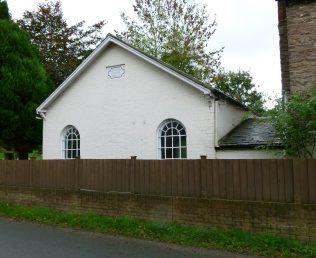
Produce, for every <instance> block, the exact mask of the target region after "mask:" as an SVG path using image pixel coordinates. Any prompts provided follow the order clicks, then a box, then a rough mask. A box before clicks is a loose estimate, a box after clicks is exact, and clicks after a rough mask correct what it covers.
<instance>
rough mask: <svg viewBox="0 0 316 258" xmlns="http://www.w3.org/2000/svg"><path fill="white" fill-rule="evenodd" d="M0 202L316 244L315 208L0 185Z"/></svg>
mask: <svg viewBox="0 0 316 258" xmlns="http://www.w3.org/2000/svg"><path fill="white" fill-rule="evenodd" d="M0 201H1V202H12V203H16V204H22V205H30V206H41V207H49V208H54V209H59V210H66V211H75V212H94V213H98V214H106V215H111V216H117V215H126V216H131V217H138V218H145V219H157V220H167V221H175V222H178V223H181V224H190V225H203V226H209V227H216V228H239V229H243V230H247V231H251V232H259V231H260V232H271V233H276V234H279V235H284V236H287V237H290V238H293V239H298V240H302V241H305V242H311V243H316V205H306V204H289V203H272V202H250V201H229V200H211V199H199V198H187V197H168V196H153V195H139V194H130V193H114V192H110V193H101V192H85V191H67V190H50V189H44V188H43V189H39V188H36V189H35V188H23V187H10V186H0Z"/></svg>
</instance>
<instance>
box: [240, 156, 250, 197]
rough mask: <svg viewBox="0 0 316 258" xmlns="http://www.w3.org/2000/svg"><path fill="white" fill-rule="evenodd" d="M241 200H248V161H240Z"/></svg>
mask: <svg viewBox="0 0 316 258" xmlns="http://www.w3.org/2000/svg"><path fill="white" fill-rule="evenodd" d="M239 169H240V198H241V200H247V199H248V175H247V160H240V163H239Z"/></svg>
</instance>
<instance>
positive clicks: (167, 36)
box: [116, 0, 222, 82]
mask: <svg viewBox="0 0 316 258" xmlns="http://www.w3.org/2000/svg"><path fill="white" fill-rule="evenodd" d="M133 7H134V11H135V13H136V15H137V20H133V19H131V18H130V17H128V16H127V15H126V14H125V13H122V14H121V17H122V20H123V22H124V23H125V25H126V28H127V29H126V31H123V32H116V33H117V36H118V37H120V38H122V39H123V40H125V41H127V42H129V43H130V44H132V45H133V46H135V47H136V48H138V49H140V50H142V51H144V52H146V53H148V54H150V55H152V56H154V57H157V58H159V59H161V60H162V61H164V62H166V63H168V64H170V65H172V66H173V67H175V68H177V69H179V70H181V71H183V72H185V73H187V74H189V75H191V76H193V77H195V78H197V79H199V80H201V81H203V82H210V81H211V79H212V77H213V76H214V74H215V73H216V71H217V69H218V68H219V66H220V62H219V59H220V54H221V52H222V49H220V50H217V51H213V52H211V51H208V50H207V49H208V44H209V43H210V38H211V36H212V35H213V34H214V33H215V27H216V25H217V24H216V21H215V20H213V21H211V22H210V21H209V15H208V14H207V11H206V6H205V5H199V4H196V3H194V2H193V1H187V0H169V1H161V0H152V1H148V0H135V1H134V5H133Z"/></svg>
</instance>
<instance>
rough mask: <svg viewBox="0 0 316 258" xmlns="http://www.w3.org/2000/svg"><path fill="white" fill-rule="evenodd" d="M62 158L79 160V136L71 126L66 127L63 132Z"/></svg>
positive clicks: (76, 130)
mask: <svg viewBox="0 0 316 258" xmlns="http://www.w3.org/2000/svg"><path fill="white" fill-rule="evenodd" d="M62 157H63V158H64V159H75V158H80V134H79V131H78V129H77V128H76V127H74V126H72V125H69V126H67V127H66V128H65V129H64V131H63V135H62Z"/></svg>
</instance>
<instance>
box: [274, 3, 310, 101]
mask: <svg viewBox="0 0 316 258" xmlns="http://www.w3.org/2000/svg"><path fill="white" fill-rule="evenodd" d="M276 1H278V16H279V35H280V57H281V72H282V93H283V96H284V97H286V96H287V95H288V94H290V93H291V92H293V91H297V90H305V89H307V88H309V87H311V86H316V0H276Z"/></svg>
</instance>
